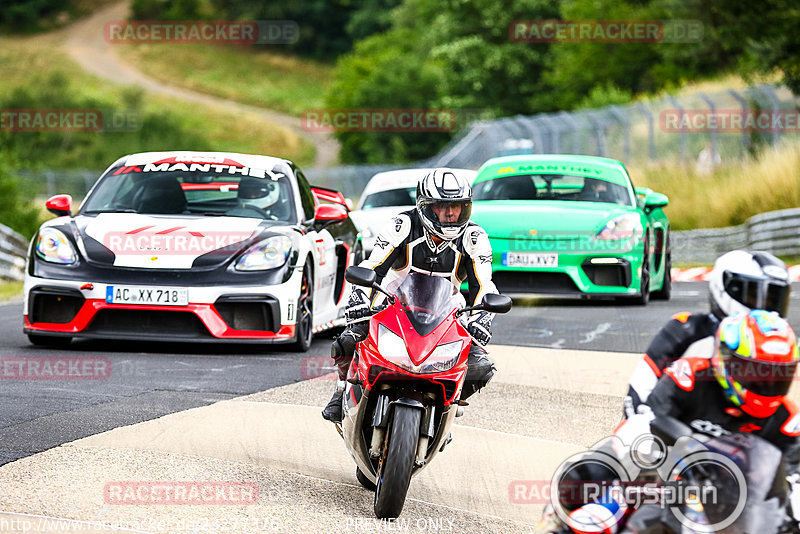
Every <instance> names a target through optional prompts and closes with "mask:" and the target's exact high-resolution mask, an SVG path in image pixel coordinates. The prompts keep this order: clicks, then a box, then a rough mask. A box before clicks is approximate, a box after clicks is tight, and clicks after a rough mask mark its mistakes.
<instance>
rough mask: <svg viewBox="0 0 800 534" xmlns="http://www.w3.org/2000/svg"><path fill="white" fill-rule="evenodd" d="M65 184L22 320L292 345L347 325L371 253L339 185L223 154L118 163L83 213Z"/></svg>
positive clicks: (109, 334)
mask: <svg viewBox="0 0 800 534" xmlns="http://www.w3.org/2000/svg"><path fill="white" fill-rule="evenodd" d="M71 202H72V199H71V198H70V197H69V196H68V195H58V196H56V197H53V198H51V199H50V200H48V201H47V208H48V209H49V210H50V211H51V212H53V213H55V214H56V215H59V217H57V218H55V219H52V220H50V221H47V222H46V223H44V224H43V225H42V226H41V228H40V229H39V232H38V234H37V235H36V236H35V237H34V239H33V241H32V242H31V246H30V250H29V254H28V264H27V267H26V278H25V303H24V331H25V333H26V334H27V335H28V337H29V339H30V340H31V342H32V343H34V344H64V343H69V340H70V339H71V338H73V337H88V338H115V339H138V340H157V341H164V340H170V341H203V342H206V341H224V342H250V343H288V344H291V345H292V346H293V348H295V349H297V350H306V349H308V347H309V345H310V343H311V338H312V336H313V334H314V333H315V332H318V331H320V330H323V329H325V328H331V327H334V326H339V325H341V324H343V323H344V319H343V315H344V307H345V305H346V300H347V298H346V296H345V295H346V294H347V292H348V289H349V287H348V284H347V283H346V282H345V280H344V271H345V269H346V268H347V267H348V266H349V265H354V264H357V263H358V262H360V261H361V258H362V251H361V245H360V242H359V241H358V238H357V230H356V228H355V226H354V225H353V222H352V221H351V220H350V218H349V215H348V211H347V208H346V205H345V199H344V198H343V197H342V195H341V194H339V193H337V192H335V191H331V190H328V189H323V188H314V187H311V186H310V185H309V184H308V181H307V180H306V178H305V177H304V176H303V173H302V172H301V171H300V170H299V169H298V168H297V166H296V165H294V164H293V163H292V162H290V161H287V160H284V159H279V158H273V157H268V156H256V155H248V154H234V153H222V152H210V153H203V152H149V153H142V154H133V155H129V156H125V157H122V158H120V159H119V160H117V161H116V162H115V163H114V164H113V165H111V166H110V167H109V168H108V169H107V170H106V171H105V172H104V173H103V174H102V176H101V177H100V179H99V180H98V181H97V183H96V184H95V185H94V186H93V187H92V189H91V191H90V192H89V194H88V195H87V197H86V199H85V201H84V202H83V204H82V205H81V207H80V208H79V209H78V211H77V213H76V214H74V215H73V214H72V206H71Z"/></svg>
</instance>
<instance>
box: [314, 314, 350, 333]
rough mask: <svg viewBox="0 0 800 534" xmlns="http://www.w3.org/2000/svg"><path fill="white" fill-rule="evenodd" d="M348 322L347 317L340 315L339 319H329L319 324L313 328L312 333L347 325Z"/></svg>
mask: <svg viewBox="0 0 800 534" xmlns="http://www.w3.org/2000/svg"><path fill="white" fill-rule="evenodd" d="M346 324H347V319H345V318H344V317H340V318H339V319H335V320H333V321H328V322H326V323H322V324H319V325H317V326H315V327H314V328H312V329H311V333H312V334H319V333H320V332H322V331H323V330H330V329H331V328H336V327H338V326H345V325H346Z"/></svg>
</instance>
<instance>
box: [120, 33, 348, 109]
mask: <svg viewBox="0 0 800 534" xmlns="http://www.w3.org/2000/svg"><path fill="white" fill-rule="evenodd" d="M119 50H120V53H121V55H122V57H123V58H124V59H125V60H126V61H128V62H130V63H131V64H133V65H135V66H136V67H137V68H138V69H139V70H141V71H142V72H144V73H146V74H147V75H148V76H152V77H154V78H156V79H158V80H160V81H162V82H164V83H169V84H171V85H177V86H179V87H184V88H186V89H191V90H193V91H198V92H201V93H207V94H211V95H215V96H219V97H222V98H226V99H228V100H234V101H236V102H241V103H244V104H250V105H253V106H259V107H264V108H269V109H274V110H277V111H282V112H284V113H290V114H293V115H299V114H300V113H302V112H303V111H304V110H306V109H309V108H320V107H323V106H324V95H325V91H326V90H327V89H328V86H329V85H330V83H331V80H332V76H333V66H331V65H326V64H324V63H320V62H316V61H311V60H308V59H302V58H298V57H295V56H291V55H287V54H285V53H282V52H281V51H279V52H272V51H265V50H263V49H259V48H257V47H254V46H233V45H230V46H213V45H201V44H198V45H194V44H184V45H175V44H172V45H164V44H142V45H119ZM167 50H168V51H169V52H168V53H166V51H167Z"/></svg>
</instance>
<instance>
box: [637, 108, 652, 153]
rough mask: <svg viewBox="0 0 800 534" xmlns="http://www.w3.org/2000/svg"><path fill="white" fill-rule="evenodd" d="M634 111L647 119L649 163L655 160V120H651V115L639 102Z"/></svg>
mask: <svg viewBox="0 0 800 534" xmlns="http://www.w3.org/2000/svg"><path fill="white" fill-rule="evenodd" d="M636 109H638V110H639V111H641V112H642V115H644V116H645V117H646V118H647V151H648V156H649V157H650V161H655V159H656V132H655V119H654V118H653V114H652V113H651V112H650V110H648V109H647V108H646V107H644V104H642V103H641V102H639V103H638V104H637V105H636Z"/></svg>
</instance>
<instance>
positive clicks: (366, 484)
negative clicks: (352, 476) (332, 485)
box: [356, 467, 375, 491]
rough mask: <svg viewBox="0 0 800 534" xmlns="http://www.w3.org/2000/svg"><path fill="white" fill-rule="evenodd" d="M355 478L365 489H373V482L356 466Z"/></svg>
mask: <svg viewBox="0 0 800 534" xmlns="http://www.w3.org/2000/svg"><path fill="white" fill-rule="evenodd" d="M356 478H357V479H358V483H359V484H361V485H362V486H364V488H365V489H368V490H370V491H375V483H374V482H373V481H371V480H370V479H369V478H367V475H365V474H364V473H362V472H361V469H359V468H358V467H356Z"/></svg>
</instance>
